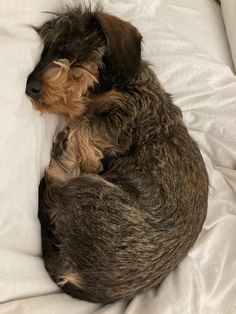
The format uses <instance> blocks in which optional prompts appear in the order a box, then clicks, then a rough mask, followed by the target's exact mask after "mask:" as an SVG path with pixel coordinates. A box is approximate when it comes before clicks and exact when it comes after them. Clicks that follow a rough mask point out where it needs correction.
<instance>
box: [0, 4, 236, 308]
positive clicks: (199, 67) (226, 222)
mask: <svg viewBox="0 0 236 314" xmlns="http://www.w3.org/2000/svg"><path fill="white" fill-rule="evenodd" d="M66 3H67V4H68V3H69V4H70V3H71V4H76V3H78V0H77V1H76V0H74V1H66V0H64V1H63V0H41V1H37V0H21V1H19V0H11V1H7V0H1V1H0V176H1V180H0V314H39V313H42V314H53V313H55V314H64V313H70V314H95V313H96V314H122V313H126V314H134V313H135V314H154V313H155V314H158V313H160V314H211V313H212V314H213V313H214V314H231V313H232V314H234V313H236V277H235V273H236V245H235V240H236V77H235V75H234V68H233V65H232V60H231V55H230V50H229V46H228V43H227V40H226V34H225V30H224V25H223V22H222V17H221V12H220V7H219V6H218V5H217V3H216V2H215V1H213V0H198V1H189V0H163V1H161V0H155V1H145V0H120V1H115V0H104V1H102V3H103V4H104V6H105V8H106V9H107V10H108V11H111V12H113V13H114V14H116V15H118V16H120V17H122V18H125V19H127V20H129V21H131V22H133V23H134V24H135V25H136V26H138V27H139V29H140V31H141V32H142V34H143V45H144V56H145V57H146V58H147V59H148V60H150V61H151V62H152V64H153V67H154V69H155V71H156V73H157V75H158V77H159V79H160V80H161V82H162V83H163V85H164V87H165V88H166V90H167V91H168V92H169V93H171V94H172V95H173V99H174V101H175V103H176V104H177V105H178V106H179V107H180V108H181V109H182V111H183V115H184V120H185V122H186V124H187V126H188V129H189V131H190V133H191V135H192V137H193V138H194V139H195V140H196V141H197V143H198V145H199V147H200V149H201V152H202V154H203V157H204V160H205V162H206V165H207V170H208V173H209V177H210V195H209V209H208V215H207V219H206V222H205V224H204V227H203V230H202V232H201V234H200V236H199V238H198V240H197V242H196V244H195V245H194V247H193V248H192V249H191V251H190V252H189V254H188V255H187V257H186V258H185V259H184V260H183V262H182V263H181V264H180V265H179V266H178V267H177V269H176V270H175V271H173V272H172V273H171V274H170V275H169V276H168V277H167V278H166V280H165V281H164V282H163V283H162V285H161V286H160V288H159V289H158V290H155V289H153V290H151V291H149V292H148V293H147V294H145V295H140V296H138V297H136V298H135V299H134V300H133V301H132V302H131V303H130V304H129V306H128V307H127V306H126V305H125V304H123V303H122V302H117V303H115V304H112V305H107V306H105V307H102V306H101V305H98V304H91V303H87V302H82V301H79V300H75V299H72V298H71V297H69V296H67V295H65V294H63V293H61V292H60V290H59V289H58V288H57V286H56V285H55V284H54V283H53V282H52V281H51V279H50V278H49V276H48V274H47V272H46V271H45V269H44V265H43V261H42V258H41V239H40V225H39V221H38V219H37V188H38V184H39V182H40V178H41V177H42V175H43V171H44V169H45V167H46V166H47V164H48V162H49V158H50V149H51V145H52V140H53V136H54V134H55V131H56V130H57V128H58V124H59V118H58V116H57V115H53V114H44V115H40V114H39V113H38V112H36V111H35V110H34V109H33V108H32V106H31V103H30V102H29V100H28V99H27V97H26V96H25V84H26V80H27V76H28V74H29V73H30V72H31V71H32V69H33V68H34V66H35V64H36V63H37V61H38V59H39V57H40V53H41V51H42V44H41V42H40V39H39V38H38V35H37V34H36V33H35V32H34V31H33V29H32V28H30V27H29V25H30V24H31V25H32V24H33V25H40V24H41V23H43V22H44V21H45V20H46V19H47V18H48V17H49V16H50V15H49V14H48V13H42V12H43V11H49V10H52V11H53V10H57V9H59V8H60V7H61V6H62V5H64V4H66ZM235 14H236V13H235Z"/></svg>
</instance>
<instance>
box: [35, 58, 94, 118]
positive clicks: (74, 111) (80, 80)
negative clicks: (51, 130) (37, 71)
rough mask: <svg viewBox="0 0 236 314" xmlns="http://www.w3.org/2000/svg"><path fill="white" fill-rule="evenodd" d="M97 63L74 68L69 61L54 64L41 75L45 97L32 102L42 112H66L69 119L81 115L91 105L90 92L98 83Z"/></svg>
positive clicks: (61, 60)
mask: <svg viewBox="0 0 236 314" xmlns="http://www.w3.org/2000/svg"><path fill="white" fill-rule="evenodd" d="M97 73H98V68H97V65H96V64H94V63H93V64H92V63H91V64H85V65H83V66H76V67H73V64H72V65H71V64H70V62H69V61H68V60H67V59H59V60H55V61H53V64H52V66H51V67H49V69H48V70H46V71H45V72H44V73H43V74H42V76H41V84H42V96H41V97H40V99H38V100H33V99H32V102H33V105H34V106H35V108H36V109H38V110H40V111H41V112H44V111H50V112H56V113H65V114H68V115H69V116H70V117H73V116H79V115H81V114H82V113H83V112H84V111H85V110H86V107H87V104H88V98H87V97H88V90H89V89H90V88H92V87H93V86H94V84H95V83H97V78H96V76H97Z"/></svg>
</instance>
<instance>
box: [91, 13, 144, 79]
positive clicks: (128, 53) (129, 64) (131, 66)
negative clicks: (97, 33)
mask: <svg viewBox="0 0 236 314" xmlns="http://www.w3.org/2000/svg"><path fill="white" fill-rule="evenodd" d="M95 18H96V19H97V21H98V23H99V24H100V26H101V29H102V31H103V33H104V35H105V37H106V40H107V46H108V51H107V58H108V61H109V63H110V66H111V67H112V68H113V70H114V71H115V73H116V74H117V75H118V77H119V78H120V79H129V78H132V77H133V76H134V75H135V74H136V73H137V71H138V69H139V66H140V63H141V41H142V36H141V35H140V33H139V32H138V30H137V29H136V28H135V27H134V26H133V25H131V24H130V23H128V22H126V21H122V20H121V19H119V18H118V17H115V16H112V15H109V14H107V13H103V12H97V13H96V15H95Z"/></svg>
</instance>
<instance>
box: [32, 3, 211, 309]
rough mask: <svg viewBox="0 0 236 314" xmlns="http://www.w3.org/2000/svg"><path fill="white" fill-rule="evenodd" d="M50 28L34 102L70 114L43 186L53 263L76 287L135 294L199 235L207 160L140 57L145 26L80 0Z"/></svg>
mask: <svg viewBox="0 0 236 314" xmlns="http://www.w3.org/2000/svg"><path fill="white" fill-rule="evenodd" d="M39 33H40V34H41V36H42V37H43V38H44V42H45V50H44V52H43V54H42V58H41V61H40V63H39V65H38V66H37V67H36V69H35V71H34V72H33V73H32V74H31V75H30V77H29V80H28V84H30V82H32V80H35V79H37V80H42V81H43V83H42V82H41V88H42V90H40V97H38V98H37V99H35V100H34V102H35V105H36V106H37V107H38V109H40V110H42V108H44V109H46V110H49V111H55V112H63V113H65V114H68V115H69V116H70V117H71V119H70V120H69V122H68V124H67V126H66V128H65V129H64V131H62V132H60V133H59V134H58V136H57V139H56V142H55V144H54V148H53V151H52V159H51V162H50V165H49V167H48V169H47V171H46V173H45V179H44V180H43V181H42V183H41V186H40V197H39V200H40V202H39V217H40V221H41V225H42V243H43V257H44V260H45V265H46V268H47V270H48V272H49V274H50V276H51V277H52V278H53V280H54V281H55V282H56V283H57V284H58V285H59V286H60V287H61V288H62V289H63V290H64V291H65V292H67V293H69V294H70V295H72V296H73V297H77V298H81V299H85V300H88V301H92V302H102V303H108V302H113V301H115V300H119V299H131V298H133V297H134V296H135V295H136V294H138V293H141V292H144V291H147V289H149V288H151V287H157V286H158V285H159V284H160V283H161V282H162V280H163V279H164V278H165V277H166V276H167V275H168V274H169V273H170V271H172V270H173V269H174V268H175V267H176V266H177V265H178V263H179V262H180V261H181V260H182V259H183V257H184V256H186V254H187V253H188V251H189V249H190V248H191V246H192V245H193V244H194V242H195V240H196V239H197V237H198V234H199V232H200V231H201V228H202V225H203V222H204V219H205V217H206V210H207V198H208V177H207V172H206V169H205V166H204V162H203V159H202V157H201V154H200V152H199V149H198V147H197V145H196V144H195V143H194V141H193V140H192V139H191V137H190V135H189V134H188V131H187V129H186V127H185V125H184V123H183V120H182V115H181V112H180V109H179V108H177V107H176V106H175V105H174V104H173V103H172V101H171V98H170V97H169V96H168V95H167V94H166V93H165V91H164V90H163V88H162V87H161V85H160V83H159V82H158V80H157V78H156V76H155V74H154V72H153V71H152V70H151V68H150V66H149V65H148V64H147V63H146V62H144V61H141V59H140V51H141V50H140V47H141V36H140V34H139V33H138V31H137V29H136V28H134V27H133V26H131V25H130V24H129V23H127V22H124V21H121V20H120V19H118V18H116V17H113V16H110V15H108V14H105V13H103V12H102V11H101V10H99V9H97V10H95V11H94V12H91V11H90V10H83V9H81V8H78V9H75V10H70V11H68V12H66V13H64V14H61V15H59V16H58V17H56V18H55V19H52V20H51V21H49V22H48V23H46V24H45V25H44V26H43V27H42V28H41V29H40V30H39ZM67 39H70V40H71V42H69V43H68V41H67ZM62 44H63V45H64V46H63V47H67V48H64V50H63V49H62V50H60V45H62ZM66 45H69V48H68V46H66ZM67 49H68V51H67ZM58 60H60V61H59V63H58ZM62 60H64V61H62ZM65 60H66V61H65ZM63 64H66V66H67V68H66V69H64V70H63V71H66V73H64V74H63V75H65V76H66V79H65V81H63V82H64V83H63V84H64V85H63V86H64V87H61V89H59V90H58V89H57V88H56V91H55V89H54V87H53V85H51V87H50V84H49V83H48V80H49V81H50V79H51V78H52V79H53V77H52V76H51V74H50V73H49V71H52V70H51V69H56V70H53V71H55V72H57V73H58V71H59V72H60V71H61V67H63V66H64V65H63ZM81 68H82V69H84V70H83V71H82V72H83V73H81V76H80V77H79V78H77V79H75V77H74V74H73V73H74V71H77V70H78V69H81ZM76 69H77V70H76ZM63 71H62V72H63ZM78 71H79V70H78ZM47 75H48V77H49V78H50V79H48V78H47V79H45V77H46V76H47ZM67 78H68V79H67ZM89 78H90V79H89ZM56 80H58V81H60V80H62V76H60V75H58V77H57V78H56ZM81 80H82V81H81ZM81 82H87V83H86V84H87V85H86V84H85V85H86V87H84V86H85V85H83V84H82V83H81ZM71 84H72V85H73V84H75V86H74V91H75V93H74V94H73V96H72V95H71V90H70V88H69V87H68V86H69V85H71ZM46 86H47V87H46ZM56 86H58V84H57V83H56ZM65 86H66V87H65ZM82 86H83V92H81V89H82ZM45 89H48V90H45ZM49 92H50V93H51V100H50V101H51V102H50V101H49V100H48V98H47V93H49ZM58 94H60V96H58ZM56 95H57V96H56ZM56 97H58V99H57V98H56ZM72 98H73V99H74V100H73V101H70V100H69V99H72ZM53 99H54V100H53ZM63 99H64V100H63ZM72 103H73V105H72ZM57 105H58V107H57ZM57 108H58V109H57Z"/></svg>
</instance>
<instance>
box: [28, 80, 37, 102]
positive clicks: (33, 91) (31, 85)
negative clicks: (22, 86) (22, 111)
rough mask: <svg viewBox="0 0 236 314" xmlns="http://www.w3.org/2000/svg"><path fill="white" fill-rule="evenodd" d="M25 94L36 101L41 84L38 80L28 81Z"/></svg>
mask: <svg viewBox="0 0 236 314" xmlns="http://www.w3.org/2000/svg"><path fill="white" fill-rule="evenodd" d="M26 94H27V95H28V96H30V97H32V98H33V99H38V98H39V97H40V95H41V84H40V82H39V81H38V80H32V81H28V82H27V85H26Z"/></svg>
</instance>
